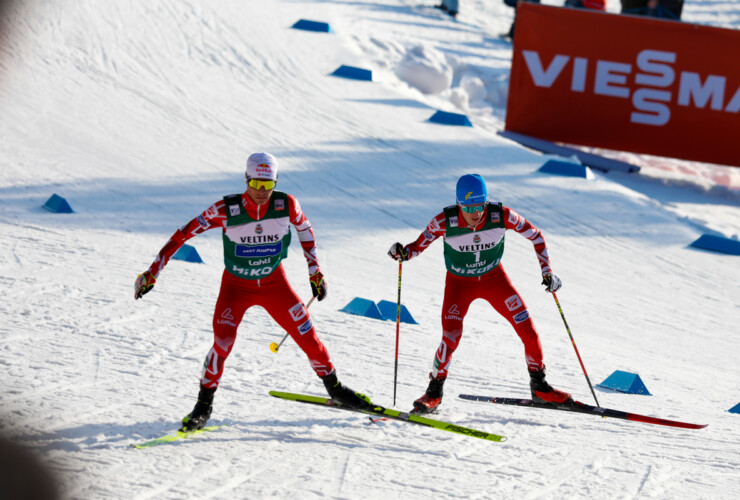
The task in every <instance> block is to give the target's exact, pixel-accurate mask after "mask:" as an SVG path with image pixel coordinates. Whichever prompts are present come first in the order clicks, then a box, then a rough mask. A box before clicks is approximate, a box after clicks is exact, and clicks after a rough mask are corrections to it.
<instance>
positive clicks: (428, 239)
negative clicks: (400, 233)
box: [406, 212, 447, 259]
mask: <svg viewBox="0 0 740 500" xmlns="http://www.w3.org/2000/svg"><path fill="white" fill-rule="evenodd" d="M445 231H447V221H446V219H445V213H444V212H440V213H439V214H437V215H436V216H435V217H434V218H433V219H432V220H431V222H430V223H429V224H427V227H426V228H425V229H424V231H422V233H421V234H420V235H419V237H418V238H416V241H414V242H413V243H409V244H408V245H406V248H407V249H408V251H409V259H413V258H414V257H416V256H417V255H419V254H420V253H421V252H423V251H424V250H426V249H427V248H428V247H429V245H431V244H432V243H434V240H436V239H437V238H439V237H440V236H444V234H445Z"/></svg>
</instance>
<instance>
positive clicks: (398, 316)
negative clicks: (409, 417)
mask: <svg viewBox="0 0 740 500" xmlns="http://www.w3.org/2000/svg"><path fill="white" fill-rule="evenodd" d="M402 267H403V261H399V262H398V305H397V306H396V367H395V369H394V370H393V406H396V382H397V381H398V337H399V333H400V331H401V269H402Z"/></svg>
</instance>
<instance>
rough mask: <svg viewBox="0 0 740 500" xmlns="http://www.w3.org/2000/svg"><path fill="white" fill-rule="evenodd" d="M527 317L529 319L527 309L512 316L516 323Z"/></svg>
mask: <svg viewBox="0 0 740 500" xmlns="http://www.w3.org/2000/svg"><path fill="white" fill-rule="evenodd" d="M528 319H529V311H526V310H525V311H522V312H520V313H519V314H517V315H516V316H514V323H516V324H517V325H518V324H519V323H521V322H522V321H526V320H528Z"/></svg>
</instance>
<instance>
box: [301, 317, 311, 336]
mask: <svg viewBox="0 0 740 500" xmlns="http://www.w3.org/2000/svg"><path fill="white" fill-rule="evenodd" d="M311 328H313V321H311V319H309V320H308V321H306V322H305V323H303V324H302V325H301V326H299V327H298V333H300V334H301V335H304V334H306V333H307V332H310V331H311Z"/></svg>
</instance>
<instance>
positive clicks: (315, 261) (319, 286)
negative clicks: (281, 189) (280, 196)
mask: <svg viewBox="0 0 740 500" xmlns="http://www.w3.org/2000/svg"><path fill="white" fill-rule="evenodd" d="M288 210H289V211H290V222H291V224H293V226H294V227H295V229H296V233H297V234H298V240H299V241H300V242H301V248H303V256H304V257H305V258H306V263H307V264H308V276H309V278H308V280H309V283H310V284H311V293H313V296H314V297H316V298H318V299H319V301H322V300H324V298H325V297H326V294H327V284H326V280H325V279H324V274H323V273H322V272H321V269H320V267H319V258H318V257H317V256H316V238H315V236H314V234H313V228H312V227H311V222H310V221H309V220H308V218H307V217H306V215H305V214H304V213H303V210H301V204H300V203H298V200H297V199H296V198H295V197H294V196H292V195H288Z"/></svg>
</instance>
